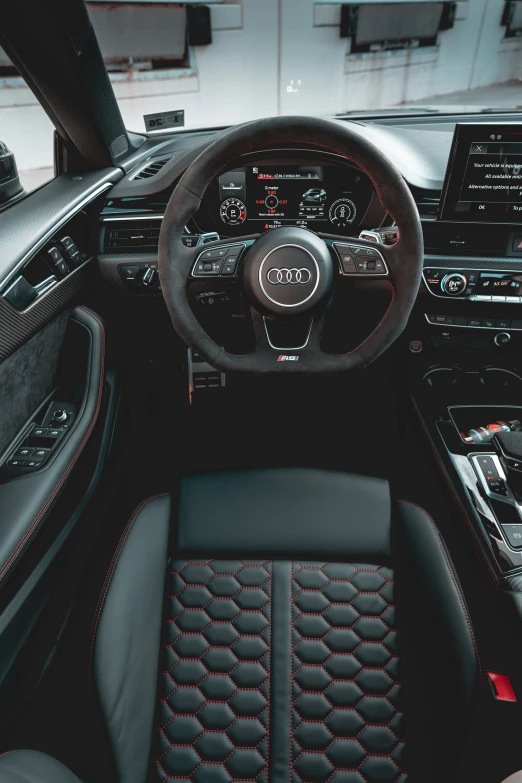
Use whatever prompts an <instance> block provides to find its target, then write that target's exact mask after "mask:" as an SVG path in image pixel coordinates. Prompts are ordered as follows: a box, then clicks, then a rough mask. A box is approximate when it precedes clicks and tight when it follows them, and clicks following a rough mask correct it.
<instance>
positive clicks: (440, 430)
mask: <svg viewBox="0 0 522 783" xmlns="http://www.w3.org/2000/svg"><path fill="white" fill-rule="evenodd" d="M452 358H453V357H452ZM455 358H456V357H455ZM487 358H488V357H486V355H484V356H481V355H480V354H477V355H476V356H474V357H473V358H471V359H468V360H465V361H463V360H462V357H460V359H461V360H460V362H459V363H457V362H447V363H439V364H431V365H428V364H427V363H425V364H424V365H421V364H418V365H417V367H416V372H415V375H414V377H413V378H412V382H411V387H410V390H411V394H412V401H413V406H414V408H415V410H416V413H417V415H418V416H419V418H420V420H421V423H422V427H423V429H424V430H425V434H426V435H427V437H428V439H429V441H430V442H431V445H432V448H433V450H434V451H435V453H436V457H437V462H438V464H439V467H441V469H442V472H443V474H444V476H445V478H446V480H447V481H449V483H450V485H451V487H452V494H454V495H455V496H456V498H457V499H458V502H459V504H460V506H461V509H462V511H463V512H464V513H465V515H466V517H467V518H468V519H469V520H470V522H471V527H472V528H473V532H474V535H475V536H476V538H477V540H478V543H479V546H480V547H481V548H482V549H483V550H486V553H487V556H488V559H489V561H490V564H491V567H492V570H495V571H496V572H497V574H498V575H499V576H500V575H501V574H505V575H511V574H513V573H516V572H518V571H519V569H522V365H521V366H520V367H517V366H514V365H511V364H508V363H503V364H500V363H499V364H487V363H485V362H486V361H487Z"/></svg>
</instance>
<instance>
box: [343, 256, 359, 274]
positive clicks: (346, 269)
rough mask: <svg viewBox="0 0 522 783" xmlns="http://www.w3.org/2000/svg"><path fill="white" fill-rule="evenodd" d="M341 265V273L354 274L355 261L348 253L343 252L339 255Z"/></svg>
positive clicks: (355, 272) (355, 271) (355, 270)
mask: <svg viewBox="0 0 522 783" xmlns="http://www.w3.org/2000/svg"><path fill="white" fill-rule="evenodd" d="M341 266H342V268H343V275H356V274H357V269H356V268H355V263H354V260H353V258H352V257H351V256H350V255H347V254H345V253H343V254H342V255H341Z"/></svg>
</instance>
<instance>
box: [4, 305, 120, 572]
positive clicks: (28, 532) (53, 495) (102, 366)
mask: <svg viewBox="0 0 522 783" xmlns="http://www.w3.org/2000/svg"><path fill="white" fill-rule="evenodd" d="M78 310H82V312H84V313H87V315H89V316H91V318H94V320H95V321H96V322H97V323H98V326H99V327H100V331H101V334H100V342H101V359H100V382H99V385H98V400H97V403H96V408H95V411H94V415H93V418H92V421H91V423H90V425H89V427H88V429H87V432H86V433H85V435H84V438H83V440H82V442H81V443H80V445H79V446H78V449H77V450H76V454H75V455H74V457H73V458H72V460H71V462H70V463H69V466H68V467H67V468H66V470H65V471H64V473H63V474H62V477H61V478H60V479H59V481H58V483H57V484H56V486H55V488H54V490H53V491H52V492H51V494H50V495H49V497H48V498H47V500H46V501H45V503H44V505H43V506H42V508H41V509H40V511H39V512H38V514H37V515H36V517H35V518H34V519H33V521H32V522H31V524H30V525H29V527H28V529H27V530H26V532H25V534H24V536H23V537H22V538H21V540H20V541H19V543H18V545H17V546H16V547H15V549H14V550H13V551H12V552H11V554H10V555H9V557H8V559H7V560H6V562H5V563H4V565H3V566H2V568H1V569H0V581H1V580H2V579H3V578H4V577H5V576H6V574H7V573H8V571H9V570H10V568H11V567H12V566H13V564H14V562H15V561H16V559H17V558H18V557H19V555H20V553H21V552H22V550H23V549H24V547H25V545H26V544H27V542H28V541H29V539H30V538H31V536H32V535H33V533H34V531H35V530H36V528H37V527H38V525H39V524H40V522H41V521H42V519H43V517H44V516H45V514H46V513H47V511H48V510H49V508H50V507H51V505H52V503H53V501H54V499H55V498H56V496H57V494H58V493H59V491H60V490H61V488H62V487H63V485H64V483H65V481H66V480H67V478H68V477H69V474H70V473H71V471H72V469H73V468H74V466H75V464H76V462H77V461H78V459H79V457H80V454H81V453H82V451H83V449H84V447H85V444H86V443H87V441H88V440H89V438H90V436H91V433H92V431H93V429H94V426H95V424H96V422H97V420H98V416H99V413H100V408H101V401H102V396H103V386H104V380H105V329H104V327H103V323H102V321H101V320H100V319H99V318H98V316H97V315H96V313H94V312H92V311H91V310H88V309H87V308H85V307H78Z"/></svg>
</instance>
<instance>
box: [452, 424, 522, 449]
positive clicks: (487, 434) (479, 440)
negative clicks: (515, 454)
mask: <svg viewBox="0 0 522 783" xmlns="http://www.w3.org/2000/svg"><path fill="white" fill-rule="evenodd" d="M521 430H522V424H521V423H520V422H519V421H518V419H513V421H494V422H492V423H491V424H486V425H485V426H484V427H473V428H472V429H470V430H468V432H461V433H460V437H461V438H462V440H463V441H464V443H467V444H468V445H471V444H472V443H474V444H476V445H483V444H484V443H490V442H491V441H492V440H493V438H494V437H495V435H498V434H500V433H504V432H520V431H521ZM521 456H522V455H521Z"/></svg>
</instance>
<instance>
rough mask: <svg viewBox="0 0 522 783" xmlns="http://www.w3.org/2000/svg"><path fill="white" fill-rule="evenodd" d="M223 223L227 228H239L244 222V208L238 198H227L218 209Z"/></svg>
mask: <svg viewBox="0 0 522 783" xmlns="http://www.w3.org/2000/svg"><path fill="white" fill-rule="evenodd" d="M219 214H220V216H221V220H222V221H223V223H226V224H227V225H228V226H239V225H241V223H244V222H245V220H246V214H247V212H246V207H245V205H244V204H243V202H242V201H240V200H239V199H238V198H227V200H226V201H223V203H222V204H221V207H220V209H219Z"/></svg>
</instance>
